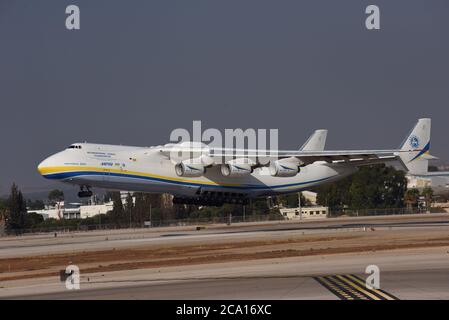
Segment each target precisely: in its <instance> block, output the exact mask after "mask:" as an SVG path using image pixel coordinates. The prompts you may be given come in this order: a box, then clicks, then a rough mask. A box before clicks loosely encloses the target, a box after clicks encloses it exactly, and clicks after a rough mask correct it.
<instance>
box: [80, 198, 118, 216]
mask: <svg viewBox="0 0 449 320" xmlns="http://www.w3.org/2000/svg"><path fill="white" fill-rule="evenodd" d="M113 207H114V204H113V202H112V201H110V202H106V203H103V204H95V205H87V206H80V207H79V215H80V218H81V219H86V218H92V217H94V216H97V215H99V214H106V213H107V212H108V211H111V210H112V209H113Z"/></svg>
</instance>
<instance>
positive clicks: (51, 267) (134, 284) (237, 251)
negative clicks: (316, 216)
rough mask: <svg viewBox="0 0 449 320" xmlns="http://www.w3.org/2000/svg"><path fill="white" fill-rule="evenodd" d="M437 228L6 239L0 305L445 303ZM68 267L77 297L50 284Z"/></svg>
mask: <svg viewBox="0 0 449 320" xmlns="http://www.w3.org/2000/svg"><path fill="white" fill-rule="evenodd" d="M447 222H448V215H435V216H429V215H428V216H426V217H420V216H414V217H394V218H393V217H388V218H384V217H378V218H369V219H365V218H362V219H361V218H354V219H349V220H345V219H342V220H338V219H336V220H335V221H334V220H332V221H325V222H318V221H316V222H310V223H307V224H304V223H287V224H255V225H238V226H233V227H222V226H217V227H211V228H208V229H206V230H201V231H197V230H194V229H192V228H190V227H181V228H179V230H176V229H163V230H150V231H149V230H140V232H132V231H130V230H127V231H123V230H122V231H119V232H117V231H116V232H113V231H110V232H106V233H105V232H94V233H84V234H75V235H73V234H72V235H71V236H69V235H64V236H62V237H59V236H58V238H56V239H57V241H60V242H61V243H59V242H58V245H56V244H52V243H51V241H52V240H54V239H52V238H51V237H48V236H31V237H24V238H23V239H13V238H10V239H8V240H7V241H5V242H4V241H0V242H1V243H0V245H1V247H0V298H3V299H4V298H6V299H199V300H204V299H326V300H329V299H332V300H333V299H344V300H346V299H347V300H358V299H363V300H383V299H387V297H390V299H388V300H391V299H449V236H448V231H449V225H448V224H447ZM189 228H190V229H189ZM105 236H107V237H109V238H110V240H104V237H105ZM70 248H71V249H70ZM13 251H15V252H16V253H15V255H14V252H13ZM69 263H75V264H77V265H79V266H80V270H81V277H80V279H81V282H80V290H67V289H66V288H65V284H64V282H61V281H60V279H59V277H58V275H57V274H58V270H61V269H63V268H64V267H65V266H66V265H68V264H69ZM368 265H376V266H378V267H379V270H380V288H379V290H380V291H379V292H375V291H374V292H371V291H368V290H367V289H366V287H365V286H363V284H364V280H365V279H366V278H367V276H368V274H366V273H365V269H366V267H367V266H368ZM8 266H9V268H10V269H9V270H8ZM357 279H358V280H357Z"/></svg>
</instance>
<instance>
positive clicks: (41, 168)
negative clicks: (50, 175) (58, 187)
mask: <svg viewBox="0 0 449 320" xmlns="http://www.w3.org/2000/svg"><path fill="white" fill-rule="evenodd" d="M52 160H53V156H51V157H48V158H47V159H45V160H44V161H42V162H41V163H39V165H38V166H37V171H38V172H39V173H40V174H41V175H45V174H46V173H47V169H48V168H49V167H51V165H52V162H53V161H52Z"/></svg>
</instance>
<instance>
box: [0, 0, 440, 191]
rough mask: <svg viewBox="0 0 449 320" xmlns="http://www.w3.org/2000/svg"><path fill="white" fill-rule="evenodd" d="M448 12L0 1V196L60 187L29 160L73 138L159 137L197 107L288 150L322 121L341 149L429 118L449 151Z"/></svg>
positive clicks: (228, 2)
mask: <svg viewBox="0 0 449 320" xmlns="http://www.w3.org/2000/svg"><path fill="white" fill-rule="evenodd" d="M69 4H77V5H79V7H80V9H81V30H79V31H68V30H66V28H65V19H66V14H65V8H66V6H67V5H69ZM368 4H376V5H378V6H379V7H380V10H381V30H379V31H368V30H366V29H365V26H364V20H365V17H366V15H365V13H364V11H365V8H366V6H367V5H368ZM448 21H449V2H448V1H447V0H440V1H424V0H421V1H411V0H403V1H391V0H390V1H379V0H370V1H360V0H353V1H349V0H346V1H332V0H329V1H317V0H310V1H299V0H291V1H280V0H276V1H275V0H270V1H262V0H252V1H249V0H235V1H234V0H217V1H206V0H201V1H199V0H189V1H185V0H180V1H171V0H160V1H156V0H151V1H130V0H128V1H124V0H122V1H112V0H105V1H100V0H95V1H89V0H86V1H80V0H71V1H62V0H53V1H47V0H40V1H32V0H28V1H20V0H0V108H1V111H2V112H1V123H0V137H1V142H2V149H1V150H2V151H1V158H0V164H1V166H0V194H3V193H6V192H7V190H8V188H9V186H10V184H11V183H12V182H13V181H15V182H17V183H18V184H19V187H21V188H22V190H24V191H25V192H31V191H38V190H45V189H48V188H50V187H52V186H54V183H52V182H49V181H47V180H45V179H43V178H41V177H40V176H39V174H38V173H37V171H36V166H37V164H38V163H39V162H40V161H41V160H42V159H44V158H45V157H46V156H48V155H50V154H52V153H55V152H57V151H59V150H60V149H62V148H64V147H66V146H67V145H69V144H70V143H72V142H76V141H85V140H87V141H89V142H99V143H114V144H120V143H121V144H131V145H156V144H163V143H166V142H168V139H169V134H170V132H171V131H172V130H173V129H174V128H178V127H183V128H191V127H192V120H202V121H203V127H214V128H218V129H224V128H238V127H240V128H267V129H269V128H278V129H279V138H280V146H281V147H282V148H284V149H294V148H297V147H299V146H300V145H301V144H302V143H303V142H304V140H305V139H306V138H307V136H308V135H309V133H310V132H311V131H313V130H314V129H317V128H327V129H329V136H328V149H334V148H339V149H343V148H392V147H397V146H398V144H399V143H400V142H401V141H402V140H403V138H404V136H405V135H406V134H407V132H408V131H409V130H410V129H411V127H412V126H413V125H414V123H415V121H416V119H417V118H419V117H431V118H432V119H433V123H432V137H433V138H432V154H434V155H436V156H439V157H440V158H442V159H444V160H446V161H449V148H448V147H447V135H448V133H449V128H448V120H449V41H448V39H449V25H448Z"/></svg>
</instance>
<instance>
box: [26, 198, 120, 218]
mask: <svg viewBox="0 0 449 320" xmlns="http://www.w3.org/2000/svg"><path fill="white" fill-rule="evenodd" d="M112 208H113V203H112V201H110V202H106V203H102V204H96V203H91V204H87V205H83V204H80V203H72V204H70V207H66V206H65V203H64V201H60V202H57V203H56V204H55V205H48V206H46V207H45V209H42V210H29V211H28V212H30V213H31V212H34V213H37V214H40V215H41V216H42V217H43V218H44V220H46V219H50V218H52V219H56V220H60V219H86V218H91V217H94V216H96V215H99V214H106V213H107V212H108V211H111V210H112Z"/></svg>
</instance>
